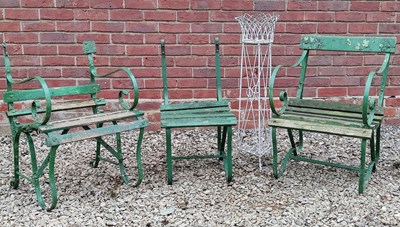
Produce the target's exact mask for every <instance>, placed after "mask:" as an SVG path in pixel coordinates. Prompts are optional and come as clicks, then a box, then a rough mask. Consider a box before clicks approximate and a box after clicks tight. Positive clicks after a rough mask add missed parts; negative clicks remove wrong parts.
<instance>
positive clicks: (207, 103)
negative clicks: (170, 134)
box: [160, 101, 229, 111]
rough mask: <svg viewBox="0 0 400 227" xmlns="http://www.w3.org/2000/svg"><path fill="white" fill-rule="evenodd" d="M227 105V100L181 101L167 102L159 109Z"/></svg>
mask: <svg viewBox="0 0 400 227" xmlns="http://www.w3.org/2000/svg"><path fill="white" fill-rule="evenodd" d="M224 106H229V102H228V101H205V102H194V103H181V104H169V105H162V106H161V107H160V110H161V111H175V110H188V109H202V108H205V107H224Z"/></svg>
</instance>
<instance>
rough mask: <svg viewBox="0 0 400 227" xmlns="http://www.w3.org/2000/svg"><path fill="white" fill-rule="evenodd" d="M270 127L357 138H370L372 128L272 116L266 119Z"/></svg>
mask: <svg viewBox="0 0 400 227" xmlns="http://www.w3.org/2000/svg"><path fill="white" fill-rule="evenodd" d="M268 125H269V126H270V127H280V128H289V129H300V130H304V131H310V132H321V133H327V134H334V135H342V136H350V137H357V138H365V139H370V138H371V135H372V131H373V130H372V129H367V128H362V127H355V126H354V125H345V124H343V125H339V124H335V125H330V124H326V123H322V122H317V121H311V120H310V121H300V120H299V121H295V120H293V119H285V118H272V119H270V120H269V121H268Z"/></svg>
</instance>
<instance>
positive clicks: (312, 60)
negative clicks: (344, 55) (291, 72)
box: [308, 56, 333, 66]
mask: <svg viewBox="0 0 400 227" xmlns="http://www.w3.org/2000/svg"><path fill="white" fill-rule="evenodd" d="M332 58H333V57H332V56H325V57H323V58H321V57H319V56H310V57H309V58H308V65H309V66H324V65H332Z"/></svg>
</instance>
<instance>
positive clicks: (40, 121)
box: [8, 76, 51, 125]
mask: <svg viewBox="0 0 400 227" xmlns="http://www.w3.org/2000/svg"><path fill="white" fill-rule="evenodd" d="M32 80H37V81H38V82H39V84H40V86H41V87H42V90H43V94H44V99H45V103H46V109H45V112H44V116H43V119H40V117H39V116H38V112H37V108H39V107H40V102H39V101H38V100H34V101H33V102H32V106H31V113H32V117H33V119H34V121H35V124H37V125H44V124H46V123H47V122H48V121H49V120H50V117H51V94H50V90H49V87H48V86H47V83H46V81H45V80H44V79H43V78H42V77H40V76H35V77H30V78H26V79H23V80H21V81H18V82H16V81H14V80H12V79H11V80H9V81H8V82H9V83H10V84H24V83H27V82H29V81H32Z"/></svg>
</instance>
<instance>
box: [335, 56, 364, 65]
mask: <svg viewBox="0 0 400 227" xmlns="http://www.w3.org/2000/svg"><path fill="white" fill-rule="evenodd" d="M362 64H363V57H362V56H352V57H350V56H334V57H333V65H354V66H360V65H362Z"/></svg>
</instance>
